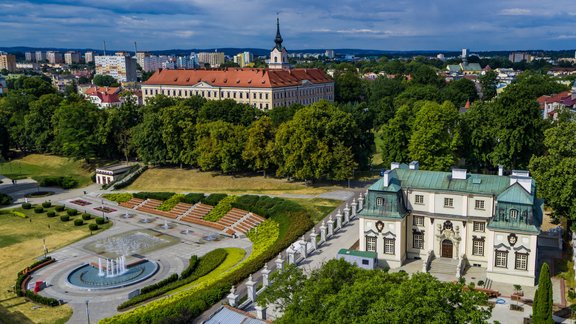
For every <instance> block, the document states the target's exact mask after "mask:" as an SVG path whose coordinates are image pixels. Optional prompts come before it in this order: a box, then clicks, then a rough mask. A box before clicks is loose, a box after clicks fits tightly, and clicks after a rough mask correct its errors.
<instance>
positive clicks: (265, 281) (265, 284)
mask: <svg viewBox="0 0 576 324" xmlns="http://www.w3.org/2000/svg"><path fill="white" fill-rule="evenodd" d="M261 273H262V286H263V287H268V285H269V284H270V282H269V281H268V276H269V275H270V270H269V269H268V263H265V264H264V269H262V272H261Z"/></svg>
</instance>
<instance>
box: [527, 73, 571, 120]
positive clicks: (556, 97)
mask: <svg viewBox="0 0 576 324" xmlns="http://www.w3.org/2000/svg"><path fill="white" fill-rule="evenodd" d="M536 101H537V102H538V104H539V105H540V110H541V111H542V118H544V119H552V120H556V119H558V114H559V112H560V111H563V110H566V111H569V112H571V113H573V114H576V81H575V82H574V83H573V84H572V90H571V91H564V92H561V93H558V94H553V95H550V96H548V95H544V96H541V97H539V98H538V99H536Z"/></svg>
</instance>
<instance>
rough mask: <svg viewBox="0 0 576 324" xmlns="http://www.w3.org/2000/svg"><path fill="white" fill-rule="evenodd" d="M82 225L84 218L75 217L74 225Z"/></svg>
mask: <svg viewBox="0 0 576 324" xmlns="http://www.w3.org/2000/svg"><path fill="white" fill-rule="evenodd" d="M82 225H84V220H82V219H75V220H74V226H82Z"/></svg>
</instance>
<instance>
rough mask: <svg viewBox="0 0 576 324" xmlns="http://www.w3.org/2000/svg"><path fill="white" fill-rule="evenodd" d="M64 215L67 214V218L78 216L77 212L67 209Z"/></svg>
mask: <svg viewBox="0 0 576 324" xmlns="http://www.w3.org/2000/svg"><path fill="white" fill-rule="evenodd" d="M66 214H68V216H76V215H78V211H77V210H76V209H67V210H66Z"/></svg>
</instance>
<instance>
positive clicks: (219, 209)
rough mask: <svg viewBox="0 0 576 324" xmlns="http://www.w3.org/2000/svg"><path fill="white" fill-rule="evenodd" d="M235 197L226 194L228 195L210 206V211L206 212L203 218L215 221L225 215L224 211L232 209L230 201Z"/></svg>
mask: <svg viewBox="0 0 576 324" xmlns="http://www.w3.org/2000/svg"><path fill="white" fill-rule="evenodd" d="M237 198H238V197H236V196H228V197H226V198H224V199H222V200H220V202H219V203H218V205H216V207H214V208H212V210H210V212H208V214H206V216H204V220H207V221H210V222H217V221H218V220H219V219H220V218H222V217H224V215H226V213H227V212H229V211H230V209H232V203H233V202H234V201H235V200H236V199H237Z"/></svg>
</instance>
